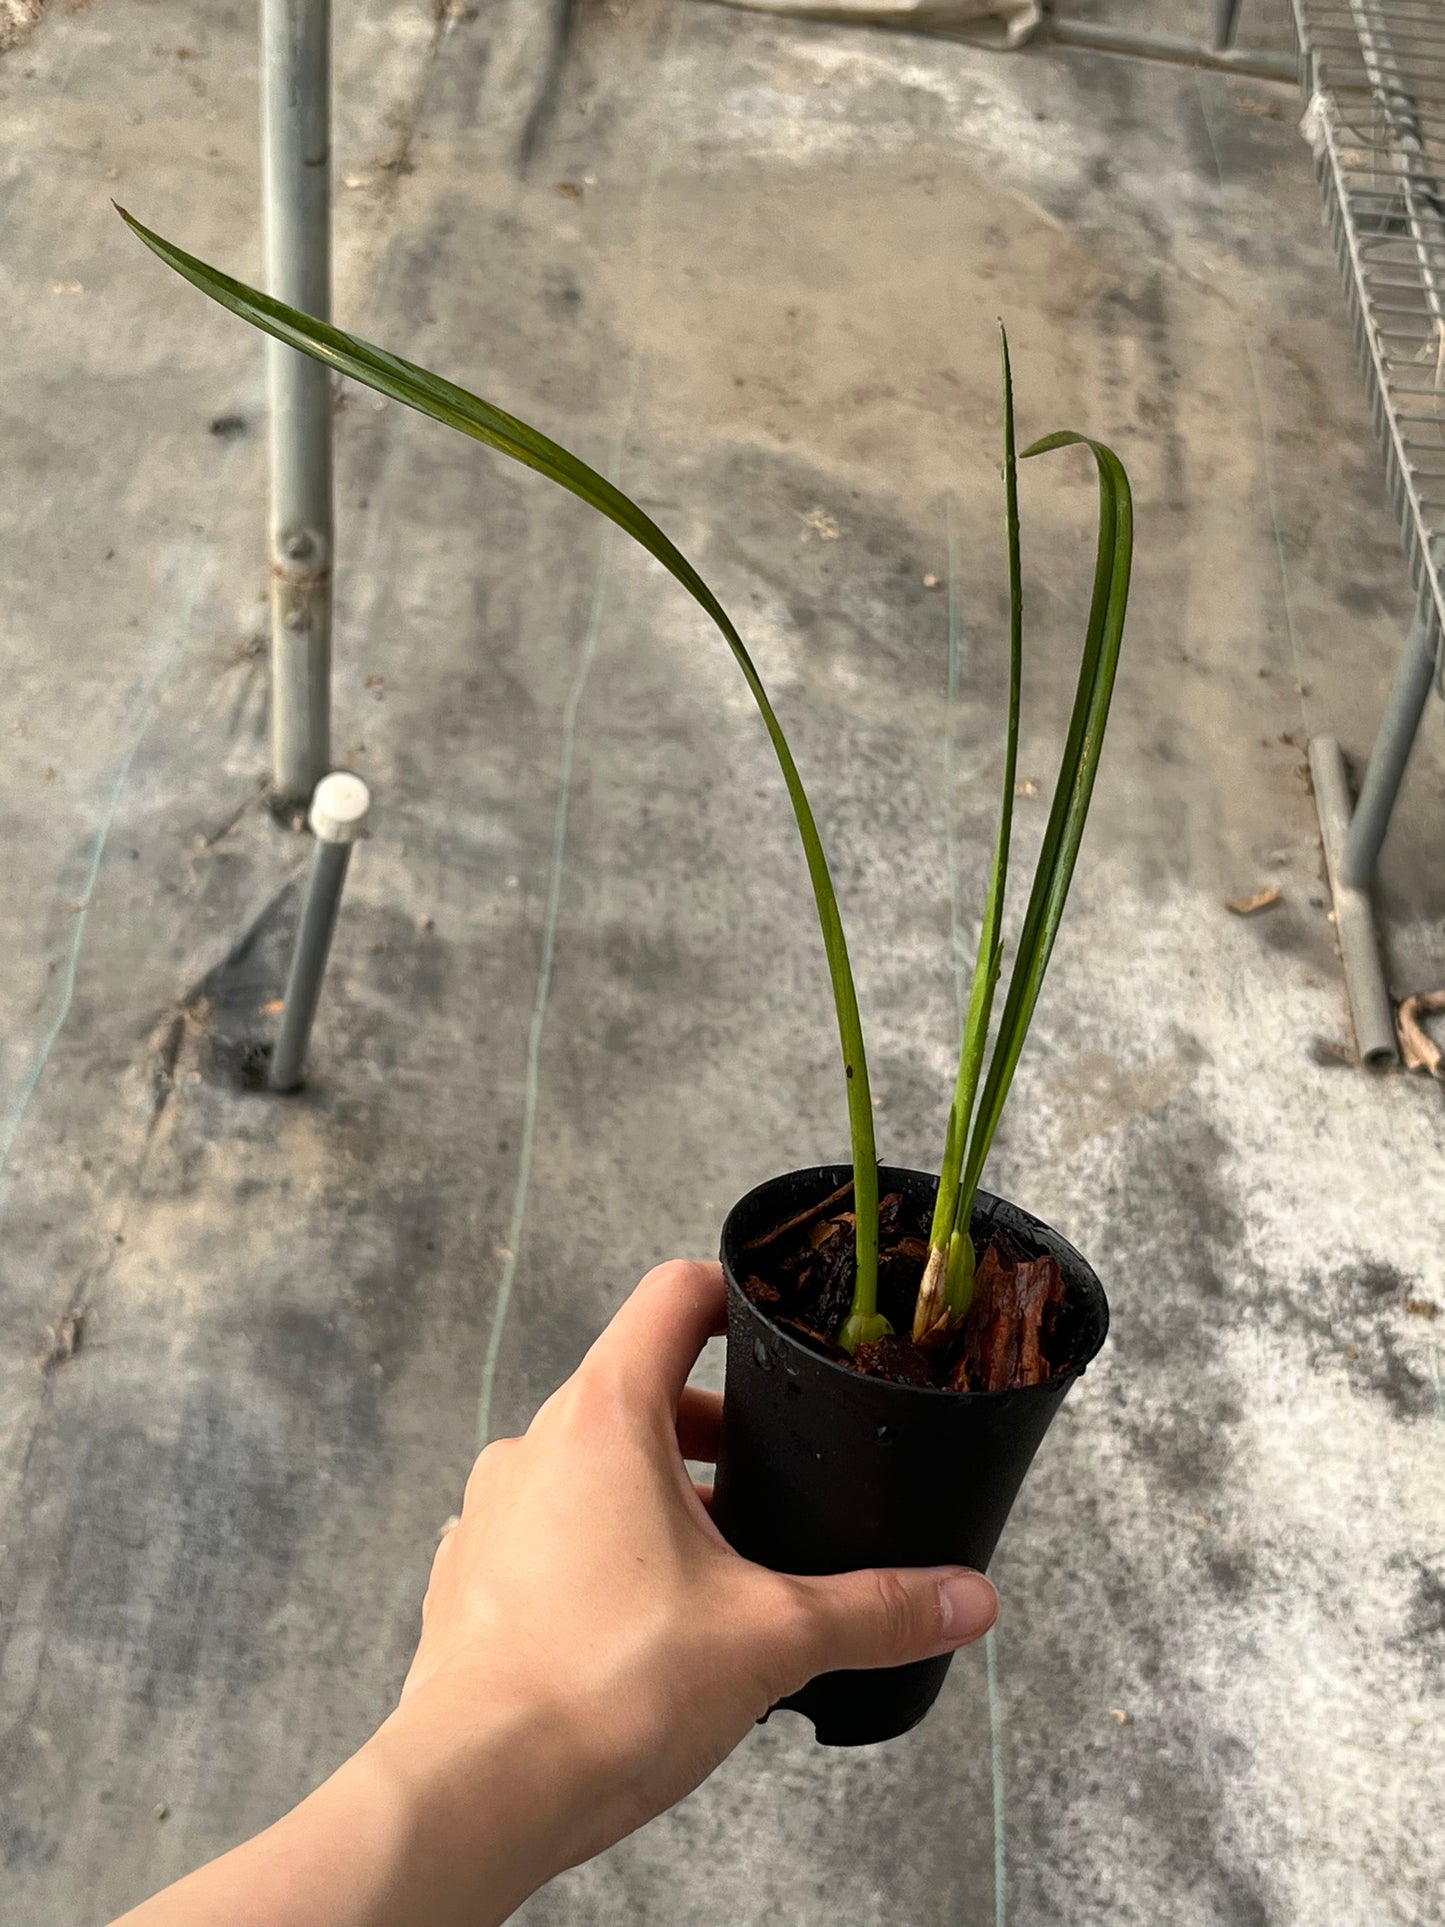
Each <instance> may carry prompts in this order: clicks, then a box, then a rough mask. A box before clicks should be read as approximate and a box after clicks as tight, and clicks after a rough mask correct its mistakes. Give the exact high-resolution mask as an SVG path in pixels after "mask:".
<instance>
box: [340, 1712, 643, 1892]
mask: <svg viewBox="0 0 1445 1927" xmlns="http://www.w3.org/2000/svg"><path fill="white" fill-rule="evenodd" d="M337 1779H338V1781H340V1780H343V1779H348V1780H349V1781H350V1782H351V1783H352V1787H353V1788H354V1790H355V1797H357V1798H358V1799H359V1800H361V1801H363V1802H367V1803H372V1802H374V1803H375V1804H376V1805H377V1807H378V1809H379V1810H380V1811H381V1812H383V1813H385V1814H387V1815H388V1816H390V1834H391V1839H390V1844H389V1847H388V1854H389V1858H390V1860H391V1861H392V1863H393V1870H392V1872H391V1874H390V1877H389V1881H388V1884H389V1885H390V1886H391V1887H392V1888H393V1889H394V1891H396V1892H397V1893H398V1894H399V1895H401V1896H404V1897H405V1900H406V1901H407V1903H408V1905H407V1907H406V1909H405V1912H404V1913H402V1914H399V1915H398V1916H397V1917H398V1919H402V1918H405V1919H408V1920H412V1919H418V1918H424V1919H426V1920H427V1921H428V1922H431V1921H433V1920H435V1921H436V1922H438V1923H446V1927H451V1923H452V1921H453V1920H455V1921H456V1922H457V1923H459V1927H460V1924H461V1923H465V1927H493V1923H497V1922H500V1921H503V1920H505V1919H507V1918H508V1916H509V1915H510V1914H512V1913H513V1912H514V1911H515V1910H516V1909H517V1908H518V1907H519V1906H520V1905H521V1904H522V1902H523V1901H524V1900H526V1899H527V1898H528V1896H529V1895H530V1894H532V1893H535V1892H536V1890H537V1889H538V1888H539V1887H541V1886H544V1885H545V1884H546V1882H547V1881H548V1880H550V1879H551V1878H552V1876H553V1875H554V1874H557V1873H560V1872H561V1871H562V1870H563V1869H564V1868H566V1867H569V1866H572V1865H574V1864H575V1863H576V1862H577V1861H578V1860H579V1859H582V1858H585V1857H586V1855H587V1854H588V1853H590V1852H593V1851H595V1850H596V1834H597V1830H598V1821H599V1817H600V1816H599V1813H598V1807H599V1805H600V1804H602V1802H600V1801H599V1797H598V1795H599V1788H600V1787H601V1786H602V1785H604V1784H605V1775H604V1774H602V1773H601V1772H600V1770H594V1765H593V1763H592V1762H590V1761H589V1758H588V1749H587V1745H586V1741H585V1738H584V1736H582V1735H581V1734H579V1733H578V1732H577V1731H576V1728H575V1723H574V1722H572V1721H571V1720H570V1719H568V1718H567V1717H566V1716H565V1715H563V1714H562V1713H561V1712H560V1710H558V1709H554V1708H551V1707H548V1706H544V1705H533V1704H517V1703H515V1702H509V1701H506V1700H503V1699H499V1698H498V1697H496V1696H495V1695H493V1694H492V1693H490V1692H489V1691H488V1690H487V1686H486V1683H485V1682H481V1681H478V1682H475V1683H468V1682H467V1681H466V1680H465V1679H463V1680H460V1681H459V1680H452V1679H448V1678H447V1677H446V1676H445V1675H441V1676H439V1677H437V1678H435V1679H433V1680H432V1681H429V1682H428V1683H427V1684H426V1685H425V1686H422V1687H420V1688H418V1690H417V1691H416V1692H414V1693H412V1694H410V1695H409V1696H408V1698H407V1699H406V1700H405V1701H404V1702H403V1704H402V1705H401V1706H400V1707H398V1709H397V1710H396V1712H394V1713H393V1714H392V1715H391V1717H390V1718H389V1719H387V1720H386V1721H385V1722H384V1724H383V1725H382V1726H381V1727H380V1728H379V1729H378V1730H377V1732H376V1733H375V1734H374V1735H373V1737H372V1738H371V1739H370V1740H369V1741H368V1742H367V1743H366V1745H365V1746H364V1747H363V1748H362V1749H361V1751H360V1752H359V1753H358V1754H356V1756H355V1757H354V1758H353V1759H352V1760H350V1761H349V1762H348V1763H347V1765H346V1766H345V1767H343V1768H342V1769H341V1772H340V1774H338V1775H337ZM604 1824H605V1823H604ZM423 1899H424V1900H425V1907H423V1905H422V1902H423ZM387 1918H388V1919H389V1916H388V1917H387Z"/></svg>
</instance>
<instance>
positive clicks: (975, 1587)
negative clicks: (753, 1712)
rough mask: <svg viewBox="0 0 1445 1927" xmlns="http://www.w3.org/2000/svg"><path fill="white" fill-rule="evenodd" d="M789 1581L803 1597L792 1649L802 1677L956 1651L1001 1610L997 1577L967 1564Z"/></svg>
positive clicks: (983, 1630) (984, 1629)
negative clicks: (972, 1569) (993, 1582)
mask: <svg viewBox="0 0 1445 1927" xmlns="http://www.w3.org/2000/svg"><path fill="white" fill-rule="evenodd" d="M788 1583H789V1584H790V1585H791V1586H793V1587H795V1588H797V1589H799V1592H800V1595H801V1603H802V1605H803V1612H802V1614H801V1615H800V1616H799V1618H798V1619H797V1620H796V1621H795V1622H794V1624H793V1629H792V1633H793V1643H794V1647H795V1650H794V1652H793V1653H792V1654H790V1655H789V1657H790V1658H791V1659H792V1660H793V1661H794V1662H795V1667H796V1669H797V1671H798V1684H799V1685H801V1684H802V1683H803V1681H804V1680H809V1679H813V1678H815V1677H816V1676H817V1674H819V1673H830V1672H834V1671H836V1670H851V1669H853V1668H862V1667H873V1666H903V1665H906V1664H907V1663H908V1662H909V1661H910V1660H916V1659H932V1658H935V1657H936V1656H937V1655H939V1654H940V1653H950V1652H953V1651H955V1650H956V1649H957V1648H958V1647H960V1646H967V1645H969V1644H971V1642H972V1641H973V1640H975V1639H981V1638H982V1637H983V1635H984V1634H985V1633H986V1632H987V1631H988V1629H989V1627H990V1626H992V1624H993V1622H994V1620H995V1619H996V1618H997V1617H998V1594H997V1593H996V1592H995V1591H994V1589H993V1587H992V1585H990V1583H989V1581H988V1580H987V1579H985V1578H984V1576H983V1574H982V1573H981V1572H970V1571H968V1570H967V1568H965V1567H962V1566H923V1567H907V1566H904V1567H883V1568H880V1569H877V1570H874V1571H868V1572H844V1573H838V1574H836V1575H835V1576H833V1577H830V1578H808V1579H793V1580H790V1581H789V1582H788ZM789 1690H792V1689H791V1688H790V1689H789Z"/></svg>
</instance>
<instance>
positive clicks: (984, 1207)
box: [713, 1164, 1109, 1746]
mask: <svg viewBox="0 0 1445 1927" xmlns="http://www.w3.org/2000/svg"><path fill="white" fill-rule="evenodd" d="M849 1176H850V1167H849V1166H847V1165H836V1164H835V1165H822V1166H816V1167H814V1168H813V1169H812V1170H808V1171H792V1172H789V1173H788V1175H787V1176H786V1177H780V1178H773V1179H771V1180H770V1181H769V1182H768V1183H767V1184H761V1185H759V1186H758V1188H757V1189H756V1190H755V1191H750V1192H749V1193H748V1194H747V1196H746V1197H745V1198H743V1199H742V1200H741V1201H740V1202H739V1203H738V1204H736V1205H734V1206H733V1209H732V1211H731V1212H730V1213H729V1214H728V1219H727V1222H726V1224H724V1226H723V1234H722V1261H723V1269H724V1271H725V1272H726V1274H727V1283H728V1343H727V1392H726V1399H725V1404H724V1408H723V1431H722V1442H721V1446H720V1448H719V1452H718V1462H717V1485H716V1491H715V1496H714V1501H713V1517H714V1518H715V1519H716V1521H717V1523H718V1526H719V1528H720V1529H721V1531H722V1533H723V1534H724V1536H725V1537H726V1538H727V1540H728V1542H729V1543H730V1544H731V1545H733V1546H735V1547H736V1548H737V1550H738V1551H739V1552H741V1553H743V1554H744V1555H745V1556H746V1557H747V1558H749V1559H753V1560H756V1561H757V1562H758V1563H759V1564H760V1565H765V1566H769V1567H771V1568H772V1569H773V1570H774V1571H777V1572H797V1573H825V1572H848V1571H852V1570H853V1569H855V1568H857V1567H860V1566H935V1565H964V1566H973V1567H975V1568H976V1569H977V1570H978V1571H980V1572H982V1571H984V1570H985V1569H986V1568H987V1566H988V1562H989V1560H990V1558H991V1557H992V1556H993V1550H994V1547H995V1546H996V1545H997V1544H998V1539H999V1534H1000V1533H1001V1532H1002V1531H1003V1528H1004V1522H1005V1521H1006V1520H1007V1518H1008V1515H1009V1511H1010V1509H1011V1507H1012V1505H1013V1502H1014V1499H1015V1498H1016V1496H1017V1494H1018V1490H1019V1487H1020V1486H1021V1485H1022V1483H1023V1479H1024V1474H1025V1473H1026V1472H1027V1471H1028V1469H1029V1464H1030V1462H1031V1461H1032V1459H1033V1456H1034V1453H1035V1452H1036V1451H1037V1450H1038V1447H1039V1444H1040V1441H1041V1440H1042V1438H1043V1436H1044V1433H1045V1432H1046V1431H1047V1430H1048V1429H1049V1422H1050V1420H1051V1419H1052V1418H1053V1416H1054V1414H1055V1412H1057V1411H1058V1409H1059V1406H1060V1405H1061V1404H1062V1403H1063V1400H1064V1397H1065V1394H1066V1393H1067V1392H1068V1389H1069V1387H1070V1385H1072V1384H1073V1382H1074V1380H1075V1379H1076V1378H1078V1377H1079V1375H1080V1373H1081V1372H1082V1371H1083V1370H1084V1368H1085V1366H1086V1365H1087V1364H1088V1363H1089V1361H1090V1359H1091V1358H1093V1357H1094V1356H1095V1354H1096V1353H1097V1352H1098V1350H1099V1347H1100V1346H1101V1345H1102V1344H1103V1342H1104V1336H1105V1333H1106V1332H1107V1330H1108V1327H1109V1306H1108V1301H1107V1299H1106V1298H1105V1296H1104V1291H1103V1287H1102V1286H1101V1285H1100V1283H1099V1281H1098V1279H1097V1278H1096V1277H1095V1276H1094V1273H1093V1272H1092V1270H1091V1269H1090V1268H1089V1266H1088V1265H1087V1264H1086V1263H1085V1262H1084V1260H1083V1259H1082V1258H1081V1257H1080V1256H1079V1254H1078V1252H1077V1251H1075V1250H1074V1248H1073V1246H1072V1245H1070V1244H1067V1243H1066V1242H1065V1241H1064V1239H1062V1238H1061V1237H1060V1236H1059V1235H1058V1233H1057V1232H1056V1231H1052V1230H1050V1228H1049V1227H1048V1225H1046V1224H1044V1223H1042V1222H1041V1221H1040V1220H1039V1219H1038V1218H1035V1217H1031V1216H1030V1214H1029V1213H1028V1212H1027V1211H1021V1210H1020V1209H1019V1208H1018V1206H1017V1205H1013V1204H1008V1203H1006V1202H1005V1201H1004V1200H1003V1199H1001V1198H994V1197H990V1196H989V1195H988V1194H987V1193H985V1192H980V1194H979V1198H978V1205H977V1208H976V1210H975V1212H974V1218H973V1237H974V1243H975V1245H976V1247H977V1249H978V1251H979V1255H980V1256H982V1254H983V1251H984V1248H985V1246H986V1244H987V1242H988V1239H989V1237H990V1236H991V1234H992V1233H993V1232H995V1231H1004V1232H1007V1234H1008V1236H1009V1237H1010V1239H1011V1240H1012V1241H1013V1242H1014V1244H1016V1245H1017V1246H1019V1247H1021V1248H1022V1249H1023V1250H1024V1251H1025V1252H1027V1253H1028V1254H1029V1255H1031V1256H1042V1255H1043V1254H1044V1253H1046V1252H1047V1253H1051V1254H1052V1255H1053V1256H1054V1257H1055V1258H1057V1259H1058V1261H1059V1263H1060V1264H1061V1265H1062V1266H1063V1269H1064V1275H1065V1277H1066V1278H1067V1280H1068V1286H1069V1292H1068V1299H1067V1302H1066V1308H1065V1313H1064V1318H1063V1321H1062V1324H1061V1325H1060V1327H1059V1329H1058V1332H1057V1334H1056V1345H1055V1350H1054V1355H1055V1361H1056V1369H1055V1374H1054V1376H1053V1377H1051V1378H1049V1379H1048V1380H1047V1381H1046V1382H1045V1383H1043V1384H1042V1385H1032V1386H1026V1387H1024V1388H1022V1389H1020V1390H1018V1391H1012V1392H949V1391H940V1390H934V1389H932V1388H931V1387H930V1388H918V1387H915V1386H910V1385H894V1384H891V1383H889V1382H888V1381H887V1380H885V1379H878V1378H868V1377H864V1376H863V1374H862V1373H859V1372H855V1371H853V1370H852V1369H851V1368H850V1367H848V1366H846V1365H841V1364H838V1363H836V1362H835V1361H834V1360H832V1359H829V1358H825V1357H823V1356H822V1355H821V1354H820V1353H818V1352H815V1351H812V1350H810V1349H809V1348H808V1347H807V1346H806V1345H805V1344H803V1343H801V1342H800V1341H799V1340H798V1339H796V1338H794V1337H793V1336H792V1335H791V1334H790V1333H789V1332H787V1331H785V1330H784V1329H782V1328H781V1327H779V1326H778V1325H775V1324H774V1323H773V1321H772V1320H771V1319H770V1318H769V1317H768V1316H767V1314H766V1312H764V1311H762V1310H760V1309H759V1307H757V1306H756V1305H754V1304H752V1303H751V1302H750V1300H749V1299H748V1298H747V1297H746V1296H745V1295H744V1293H743V1290H742V1283H743V1280H744V1279H745V1278H747V1277H749V1276H750V1275H751V1274H752V1273H753V1272H754V1271H755V1270H756V1269H757V1268H758V1267H757V1262H756V1260H755V1259H754V1258H752V1257H751V1256H750V1255H749V1254H748V1252H747V1251H746V1249H745V1247H746V1246H747V1245H748V1243H749V1242H750V1240H752V1239H754V1238H756V1237H759V1236H761V1235H763V1234H764V1233H766V1232H768V1231H770V1230H772V1229H773V1228H774V1227H776V1226H777V1225H780V1224H782V1223H784V1222H786V1220H787V1219H789V1218H791V1217H793V1216H794V1215H795V1214H796V1213H798V1212H800V1211H805V1210H807V1209H808V1207H809V1206H810V1205H814V1204H817V1203H819V1202H821V1200H822V1199H824V1198H826V1197H828V1196H830V1195H831V1194H832V1193H833V1192H834V1191H836V1190H837V1189H838V1188H839V1186H840V1185H842V1184H845V1183H846V1182H847V1180H848V1178H849ZM879 1178H880V1183H881V1188H882V1192H883V1194H884V1195H885V1196H886V1195H887V1194H888V1193H889V1192H892V1191H901V1192H902V1193H903V1199H904V1204H903V1221H904V1223H903V1228H904V1230H905V1231H908V1232H913V1233H917V1234H921V1235H924V1236H926V1235H927V1231H928V1225H929V1220H930V1217H931V1215H932V1211H933V1199H934V1194H935V1192H936V1190H937V1187H938V1179H937V1177H930V1176H929V1175H927V1174H926V1173H924V1172H922V1171H903V1170H895V1169H892V1168H890V1167H887V1166H885V1167H883V1168H882V1169H881V1171H880V1173H879ZM882 1309H884V1310H885V1311H886V1310H888V1307H887V1306H886V1305H884V1306H883V1307H882ZM894 1322H895V1324H897V1323H898V1322H899V1320H898V1319H897V1318H895V1320H894ZM905 1329H906V1327H905ZM950 1657H951V1655H945V1656H944V1657H943V1658H941V1659H930V1660H922V1661H919V1662H918V1663H916V1664H914V1665H911V1666H897V1667H890V1668H886V1669H882V1670H879V1671H876V1672H852V1673H826V1674H824V1675H822V1676H821V1677H820V1678H818V1679H815V1680H812V1681H810V1682H809V1684H808V1685H807V1686H805V1687H804V1688H803V1689H802V1691H801V1692H799V1693H795V1694H794V1695H793V1696H792V1698H790V1699H787V1700H784V1701H783V1702H782V1703H783V1705H784V1706H788V1707H792V1708H794V1709H795V1710H796V1711H797V1712H800V1713H805V1714H806V1715H807V1716H808V1718H809V1719H810V1720H811V1721H812V1722H813V1729H814V1732H815V1734H816V1736H817V1738H818V1739H819V1740H820V1741H821V1742H822V1744H823V1745H824V1746H867V1745H871V1744H872V1743H873V1742H875V1741H878V1740H889V1739H893V1738H895V1737H896V1736H897V1735H898V1734H900V1733H906V1732H907V1731H908V1729H909V1728H910V1727H911V1726H916V1725H917V1724H918V1722H919V1721H920V1720H921V1719H922V1718H923V1716H924V1714H925V1713H926V1712H927V1711H928V1709H929V1707H930V1706H932V1704H933V1702H934V1700H935V1699H936V1698H937V1697H938V1693H939V1689H940V1688H941V1687H942V1685H943V1681H944V1676H945V1674H946V1673H947V1672H948V1667H949V1660H950Z"/></svg>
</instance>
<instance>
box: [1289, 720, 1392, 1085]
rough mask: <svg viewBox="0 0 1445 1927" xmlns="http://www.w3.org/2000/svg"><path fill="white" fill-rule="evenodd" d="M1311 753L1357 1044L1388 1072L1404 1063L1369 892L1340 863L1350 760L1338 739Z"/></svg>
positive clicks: (1313, 746)
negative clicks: (1388, 1068)
mask: <svg viewBox="0 0 1445 1927" xmlns="http://www.w3.org/2000/svg"><path fill="white" fill-rule="evenodd" d="M1309 753H1310V775H1311V777H1312V778H1313V780H1314V789H1315V807H1316V808H1317V809H1318V811H1319V817H1320V838H1321V841H1322V842H1323V844H1324V846H1325V866H1326V868H1327V869H1328V871H1329V878H1330V893H1331V895H1332V896H1333V898H1334V905H1335V935H1336V937H1337V938H1338V939H1339V945H1340V962H1341V964H1342V965H1343V966H1344V973H1345V992H1346V995H1347V996H1348V997H1349V1000H1350V1016H1351V1019H1352V1021H1353V1023H1354V1026H1355V1043H1356V1046H1357V1048H1358V1050H1359V1053H1360V1062H1361V1063H1362V1064H1365V1065H1367V1066H1369V1068H1370V1069H1372V1070H1383V1069H1384V1068H1385V1067H1386V1066H1387V1065H1389V1064H1395V1063H1398V1062H1399V1057H1400V1051H1399V1045H1398V1043H1397V1042H1396V1038H1395V1013H1394V1008H1393V1006H1392V1005H1391V1003H1390V990H1389V986H1388V985H1387V984H1386V982H1385V972H1384V967H1383V965H1382V964H1381V961H1380V942H1379V938H1378V936H1377V935H1376V933H1375V915H1374V911H1373V910H1372V908H1371V906H1370V896H1369V892H1368V891H1367V890H1362V889H1360V888H1358V887H1357V886H1355V885H1353V884H1348V883H1346V882H1345V881H1344V880H1343V878H1342V877H1341V875H1340V860H1341V857H1342V855H1343V852H1344V846H1345V838H1346V836H1347V835H1348V833H1349V825H1350V787H1349V782H1348V779H1347V778H1346V775H1345V759H1344V756H1343V754H1342V753H1341V750H1340V746H1339V744H1338V743H1337V742H1336V741H1335V739H1334V737H1333V736H1314V737H1312V738H1311V739H1310V752H1309Z"/></svg>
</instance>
